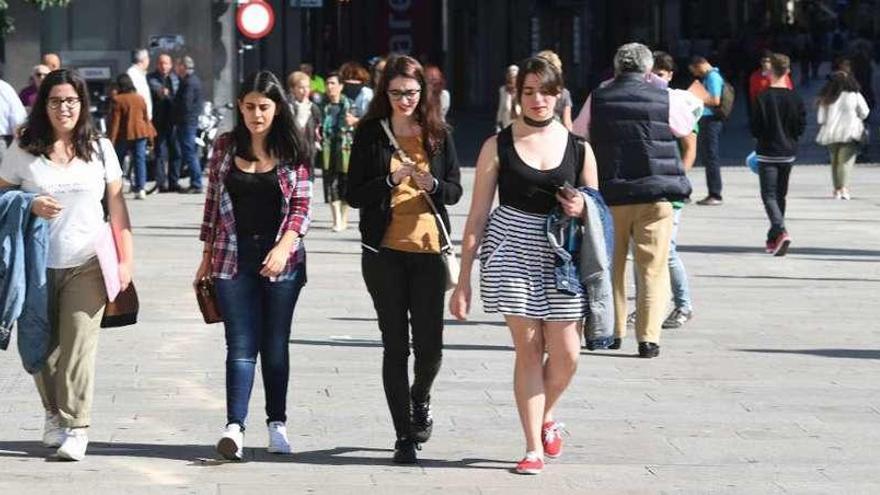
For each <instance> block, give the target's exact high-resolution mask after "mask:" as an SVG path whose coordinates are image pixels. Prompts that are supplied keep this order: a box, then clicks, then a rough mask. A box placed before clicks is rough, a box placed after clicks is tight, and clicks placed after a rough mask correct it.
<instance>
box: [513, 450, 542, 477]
mask: <svg viewBox="0 0 880 495" xmlns="http://www.w3.org/2000/svg"><path fill="white" fill-rule="evenodd" d="M543 470H544V459H542V458H541V457H540V456H538V454H536V453H534V452H526V456H525V457H523V459H522V460H521V461H519V463H518V464H517V465H516V472H517V473H519V474H541V471H543Z"/></svg>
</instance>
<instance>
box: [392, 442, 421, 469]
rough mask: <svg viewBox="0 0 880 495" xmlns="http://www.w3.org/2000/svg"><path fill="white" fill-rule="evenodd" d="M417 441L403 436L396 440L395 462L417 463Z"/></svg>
mask: <svg viewBox="0 0 880 495" xmlns="http://www.w3.org/2000/svg"><path fill="white" fill-rule="evenodd" d="M416 448H417V445H416V442H415V441H413V440H412V439H411V438H407V437H403V438H400V439H398V440H397V441H396V442H394V459H393V460H394V463H395V464H417V463H418V462H419V460H418V459H417V458H416Z"/></svg>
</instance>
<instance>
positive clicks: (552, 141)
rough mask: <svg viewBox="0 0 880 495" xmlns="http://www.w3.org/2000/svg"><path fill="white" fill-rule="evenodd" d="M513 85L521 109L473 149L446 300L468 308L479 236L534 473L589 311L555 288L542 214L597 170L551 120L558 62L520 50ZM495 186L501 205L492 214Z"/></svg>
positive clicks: (485, 292)
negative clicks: (510, 346)
mask: <svg viewBox="0 0 880 495" xmlns="http://www.w3.org/2000/svg"><path fill="white" fill-rule="evenodd" d="M516 85H517V93H516V94H517V98H518V100H519V103H520V104H521V106H522V113H521V115H520V117H519V118H518V119H517V120H516V121H515V122H514V123H513V125H511V126H510V127H508V128H506V129H505V130H503V131H502V132H500V133H499V134H498V135H497V136H493V137H491V138H489V139H488V140H486V142H485V143H484V144H483V148H482V150H481V151H480V157H479V159H478V162H477V170H476V179H475V183H474V193H473V200H472V203H471V210H470V214H469V215H468V220H467V225H466V226H465V231H464V236H463V237H464V238H463V241H462V255H461V275H460V277H459V281H458V287H457V288H456V290H455V292H453V294H452V299H451V301H450V309H451V311H452V314H453V315H454V316H455V317H456V318H458V319H460V320H463V319H465V318H467V314H468V311H469V309H470V300H471V282H470V275H471V267H472V265H473V263H474V259H475V258H476V254H477V246H480V253H479V262H480V268H481V274H480V293H481V296H482V300H483V305H484V308H485V310H486V312H489V313H501V314H503V315H504V318H505V321H506V322H507V326H508V328H509V329H510V333H511V336H512V337H513V342H514V347H515V349H516V363H515V365H514V394H515V395H516V403H517V409H518V410H519V416H520V420H521V422H522V427H523V431H524V433H525V437H526V438H525V439H526V455H525V457H524V458H523V459H522V461H520V462H519V463H518V464H517V466H516V471H517V472H519V473H522V474H537V473H540V472H541V471H542V470H543V468H544V456H547V457H558V456H559V455H560V454H561V453H562V440H561V438H560V435H559V433H560V432H559V429H560V426H561V425H560V423H558V422H557V421H556V420H555V419H554V414H553V411H554V407H555V406H556V404H557V402H558V401H559V398H560V396H561V395H562V393H563V391H564V390H565V389H566V387H567V386H568V384H569V382H570V381H571V378H572V376H573V375H574V372H575V370H576V368H577V359H578V356H579V354H580V336H579V331H580V328H579V325H580V322H581V321H582V320H583V318H584V316H585V315H586V312H587V302H586V298H585V296H584V295H583V294H576V295H572V294H566V293H564V292H562V291H560V290H557V288H556V277H555V274H554V267H555V253H554V251H553V249H552V248H551V247H550V243H549V242H548V240H547V236H546V234H545V222H546V220H547V215H548V214H549V213H550V211H551V210H552V209H553V208H554V207H556V206H557V205H558V206H560V207H561V208H562V210H563V211H564V212H565V214H566V215H568V216H571V217H576V218H580V217H581V214H582V213H583V208H584V200H583V197H582V196H581V195H580V194H579V193H573V192H574V191H572V189H571V187H572V186H573V185H579V186H589V187H593V188H597V186H598V179H597V177H596V163H595V158H594V157H593V152H592V150H591V148H590V146H589V145H588V144H586V143H585V142H584V141H583V140H581V139H580V138H578V137H576V136H575V135H573V134H570V133H569V132H568V131H567V130H566V129H565V127H563V126H562V125H561V124H559V123H558V122H554V119H553V109H554V107H555V105H556V101H557V99H558V98H559V96H560V94H561V92H562V85H563V82H562V75H561V74H560V73H559V70H558V69H556V68H555V67H554V66H552V65H551V64H549V63H548V62H547V61H546V60H544V59H541V58H530V59H526V60H525V61H523V62H522V63H521V64H520V70H519V74H518V76H517V81H516ZM496 187H497V190H498V193H499V198H500V206H499V207H498V208H496V209H495V211H493V212H492V213H491V215H490V214H489V212H490V209H491V207H492V201H493V198H494V196H495V191H496ZM572 193H573V194H572ZM545 349H546V351H547V353H548V354H549V358H548V359H547V361H546V362H545V361H544V351H545Z"/></svg>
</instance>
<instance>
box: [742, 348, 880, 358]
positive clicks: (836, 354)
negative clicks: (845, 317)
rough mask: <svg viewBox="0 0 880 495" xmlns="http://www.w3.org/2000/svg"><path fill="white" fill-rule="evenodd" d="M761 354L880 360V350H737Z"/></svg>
mask: <svg viewBox="0 0 880 495" xmlns="http://www.w3.org/2000/svg"><path fill="white" fill-rule="evenodd" d="M736 350H737V351H739V352H755V353H759V354H806V355H809V356H821V357H830V358H844V359H880V349H736Z"/></svg>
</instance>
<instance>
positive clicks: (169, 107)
mask: <svg viewBox="0 0 880 495" xmlns="http://www.w3.org/2000/svg"><path fill="white" fill-rule="evenodd" d="M173 69H174V63H173V61H172V60H171V55H169V54H167V53H161V54H159V56H158V57H156V70H154V71H153V72H151V73H149V74H148V75H147V83H148V84H149V85H150V91H151V93H152V95H153V127H154V128H155V129H156V141H155V146H154V147H153V165H154V166H155V168H156V170H155V173H154V177H155V179H156V189H157V190H158V191H159V192H178V191H180V184H178V180H180V152H179V150H178V147H177V140H176V139H175V135H174V123H173V117H174V96H175V95H176V94H177V91H178V89H179V88H180V79H179V78H178V77H177V74H175V73H174V70H173Z"/></svg>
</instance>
